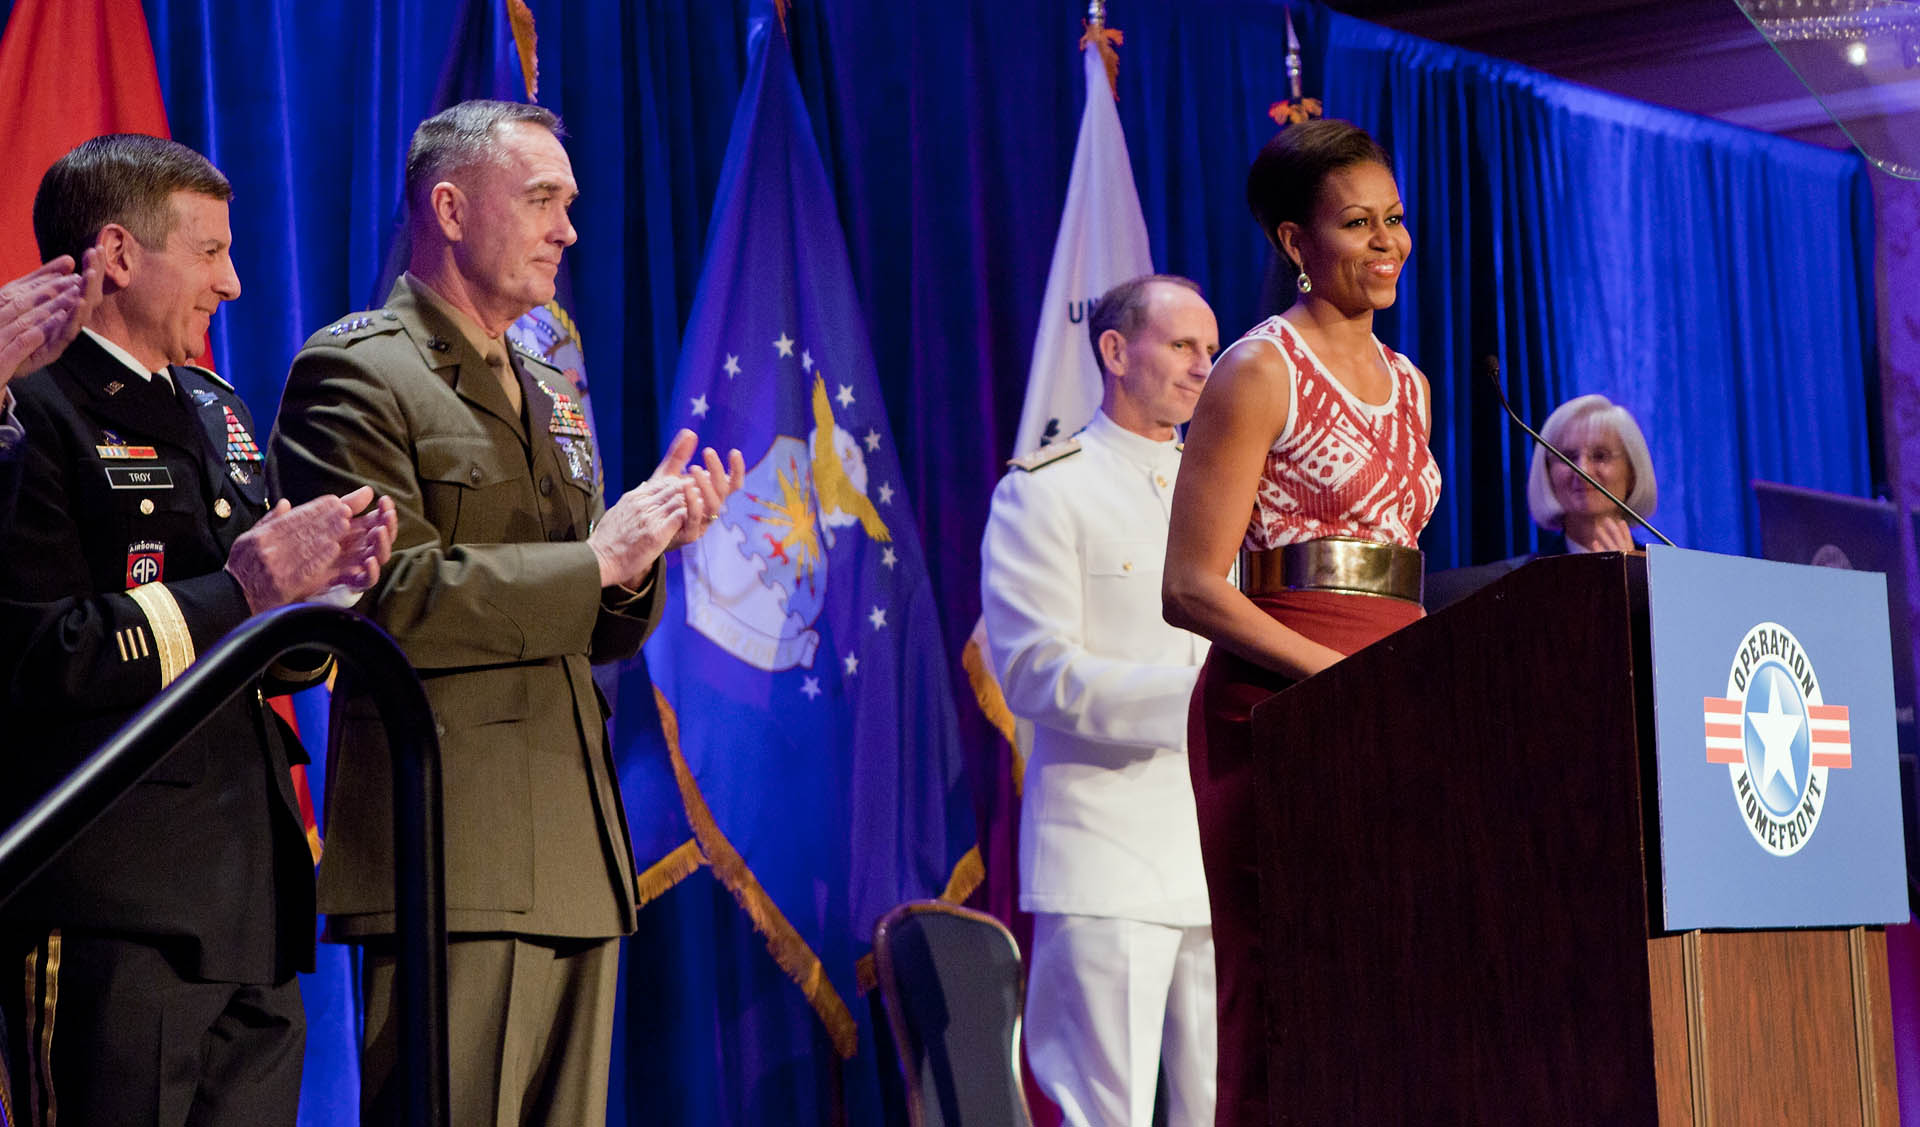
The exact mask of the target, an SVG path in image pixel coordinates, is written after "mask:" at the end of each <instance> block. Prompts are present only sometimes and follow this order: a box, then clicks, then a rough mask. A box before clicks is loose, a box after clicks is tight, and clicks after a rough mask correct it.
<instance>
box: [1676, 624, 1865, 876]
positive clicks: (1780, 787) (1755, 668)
mask: <svg viewBox="0 0 1920 1127" xmlns="http://www.w3.org/2000/svg"><path fill="white" fill-rule="evenodd" d="M1705 705H1706V717H1705V718H1706V743H1707V762H1708V763H1724V764H1726V766H1727V778H1728V781H1729V782H1730V783H1731V784H1732V786H1733V799H1734V803H1735V805H1736V806H1737V807H1738V808H1739V811H1740V816H1741V818H1742V820H1743V821H1744V822H1745V823H1746V827H1747V832H1748V833H1750V834H1752V835H1753V840H1754V841H1756V842H1759V843H1760V848H1762V849H1765V850H1766V851H1767V852H1769V853H1771V854H1773V855H1774V856H1776V857H1791V856H1793V855H1794V854H1795V853H1798V852H1800V850H1801V849H1803V848H1805V847H1806V844H1807V842H1808V841H1809V840H1810V839H1811V838H1812V837H1813V832H1814V830H1815V829H1817V828H1818V827H1819V825H1820V813H1821V811H1822V810H1824V809H1825V808H1826V802H1827V776H1828V773H1829V772H1831V771H1833V770H1836V769H1845V768H1849V767H1852V766H1853V742H1852V740H1853V737H1852V734H1851V731H1850V729H1849V727H1848V724H1847V707H1846V706H1845V705H1836V704H1827V703H1825V701H1824V700H1823V698H1822V697H1821V695H1820V679H1819V678H1818V677H1817V676H1815V675H1814V671H1813V662H1812V660H1811V659H1810V658H1808V657H1807V653H1806V651H1805V650H1803V649H1802V648H1801V647H1800V640H1799V639H1797V638H1795V637H1794V636H1793V631H1791V630H1788V629H1787V628H1786V627H1784V626H1782V625H1780V624H1779V623H1777V622H1762V623H1760V624H1759V625H1758V626H1755V627H1754V628H1753V629H1751V630H1749V631H1747V636H1746V637H1745V638H1744V639H1742V640H1741V642H1740V646H1739V648H1738V649H1736V650H1735V651H1734V655H1733V667H1732V668H1731V669H1730V670H1729V671H1728V673H1727V695H1726V696H1724V697H1707V698H1705Z"/></svg>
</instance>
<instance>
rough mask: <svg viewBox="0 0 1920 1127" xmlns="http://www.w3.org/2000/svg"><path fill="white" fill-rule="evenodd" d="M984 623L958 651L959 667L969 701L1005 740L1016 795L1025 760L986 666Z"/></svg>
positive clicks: (1009, 715) (1004, 700)
mask: <svg viewBox="0 0 1920 1127" xmlns="http://www.w3.org/2000/svg"><path fill="white" fill-rule="evenodd" d="M986 639H987V623H986V620H985V619H981V620H980V621H978V622H976V623H974V626H973V636H972V637H970V638H968V639H967V644H966V646H965V647H963V648H962V649H961V650H960V667H961V668H962V669H965V670H966V671H967V684H968V685H969V686H971V687H972V689H973V699H974V701H975V702H976V703H978V704H979V705H980V711H981V712H982V713H983V714H984V715H985V716H986V718H987V723H989V724H991V725H993V729H994V731H996V732H999V733H1000V738H1001V739H1003V740H1006V741H1007V747H1008V748H1009V749H1010V751H1011V752H1012V756H1013V793H1014V794H1015V795H1018V794H1020V793H1021V791H1023V790H1024V789H1025V788H1026V784H1027V757H1026V756H1025V755H1024V754H1022V752H1021V751H1020V741H1019V739H1018V738H1017V737H1016V735H1015V728H1014V719H1013V709H1011V708H1008V707H1007V698H1006V695H1005V694H1004V693H1002V692H1001V691H1000V679H999V678H997V677H995V676H994V675H993V669H992V668H991V667H989V666H988V665H987V647H986Z"/></svg>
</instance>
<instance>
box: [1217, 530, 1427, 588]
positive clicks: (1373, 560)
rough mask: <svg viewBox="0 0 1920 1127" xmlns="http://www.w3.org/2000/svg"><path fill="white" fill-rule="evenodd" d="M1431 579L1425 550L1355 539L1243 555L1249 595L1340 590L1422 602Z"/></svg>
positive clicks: (1244, 583)
mask: <svg viewBox="0 0 1920 1127" xmlns="http://www.w3.org/2000/svg"><path fill="white" fill-rule="evenodd" d="M1425 576H1426V563H1425V557H1423V556H1422V555H1421V554H1420V550H1419V549H1417V548H1403V547H1401V546H1400V545H1398V544H1382V543H1380V542H1378V541H1375V540H1357V539H1354V538H1353V537H1350V536H1328V537H1326V538H1324V539H1321V540H1308V541H1307V542H1305V543H1303V544H1286V545H1282V546H1281V547H1278V548H1269V549H1267V550H1266V551H1264V552H1247V551H1243V552H1241V553H1240V589H1241V590H1242V591H1244V592H1246V593H1247V594H1249V595H1267V594H1271V593H1273V592H1275V591H1339V592H1342V593H1344V594H1349V595H1379V596H1382V597H1384V598H1389V599H1403V600H1405V601H1407V602H1410V603H1417V602H1419V601H1420V590H1421V584H1422V582H1423V580H1424V579H1425Z"/></svg>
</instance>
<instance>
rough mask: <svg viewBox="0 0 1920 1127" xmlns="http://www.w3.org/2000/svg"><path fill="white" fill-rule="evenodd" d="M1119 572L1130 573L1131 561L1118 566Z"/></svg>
mask: <svg viewBox="0 0 1920 1127" xmlns="http://www.w3.org/2000/svg"><path fill="white" fill-rule="evenodd" d="M1120 570H1121V571H1132V570H1133V561H1132V560H1128V561H1127V562H1126V563H1123V564H1121V565H1120Z"/></svg>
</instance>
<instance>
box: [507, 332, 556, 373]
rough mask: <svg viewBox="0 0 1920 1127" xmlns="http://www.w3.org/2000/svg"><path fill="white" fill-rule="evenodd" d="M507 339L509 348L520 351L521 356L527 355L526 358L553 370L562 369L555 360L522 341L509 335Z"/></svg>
mask: <svg viewBox="0 0 1920 1127" xmlns="http://www.w3.org/2000/svg"><path fill="white" fill-rule="evenodd" d="M506 341H507V347H508V348H511V349H513V350H514V351H515V352H518V353H519V354H520V355H521V356H523V357H525V358H526V359H528V360H531V361H533V362H534V363H536V364H540V365H542V366H544V367H548V368H553V370H554V371H556V372H557V371H559V370H560V369H559V368H558V367H555V365H554V363H553V361H551V360H549V359H547V358H546V357H544V356H542V355H540V354H539V353H538V352H535V351H534V350H533V349H531V348H528V347H527V346H526V345H524V344H522V343H520V342H519V341H517V340H515V339H513V338H512V337H507V338H506Z"/></svg>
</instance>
